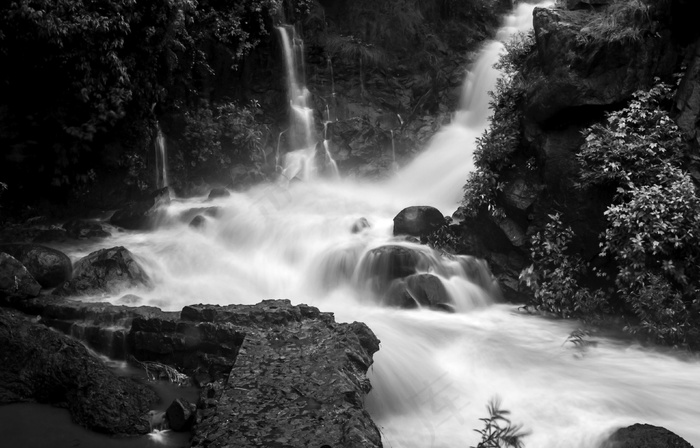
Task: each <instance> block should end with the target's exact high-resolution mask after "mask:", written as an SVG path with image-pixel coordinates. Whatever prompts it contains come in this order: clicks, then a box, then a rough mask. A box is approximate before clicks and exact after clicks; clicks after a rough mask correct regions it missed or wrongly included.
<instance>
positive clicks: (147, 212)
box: [109, 187, 170, 230]
mask: <svg viewBox="0 0 700 448" xmlns="http://www.w3.org/2000/svg"><path fill="white" fill-rule="evenodd" d="M167 205H170V190H169V189H168V187H165V188H161V189H160V190H157V191H155V192H153V193H152V194H151V195H150V196H148V197H146V198H144V199H142V200H140V201H136V202H131V203H130V204H128V205H127V206H126V207H124V208H122V209H120V210H117V211H116V212H115V213H114V215H112V218H111V219H110V221H109V222H110V223H112V224H113V225H115V226H119V227H123V228H125V229H129V230H149V229H151V228H153V227H154V226H155V224H156V223H157V221H158V216H159V212H160V211H161V209H162V208H163V207H165V206H167Z"/></svg>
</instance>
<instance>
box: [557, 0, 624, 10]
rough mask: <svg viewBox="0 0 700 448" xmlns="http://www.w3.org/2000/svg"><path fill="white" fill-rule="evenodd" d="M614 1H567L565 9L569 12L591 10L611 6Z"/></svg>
mask: <svg viewBox="0 0 700 448" xmlns="http://www.w3.org/2000/svg"><path fill="white" fill-rule="evenodd" d="M612 2H613V0H566V2H565V3H564V7H565V8H566V9H569V10H574V9H590V8H597V7H601V6H606V5H609V4H611V3H612Z"/></svg>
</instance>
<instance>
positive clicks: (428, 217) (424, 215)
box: [394, 205, 445, 237]
mask: <svg viewBox="0 0 700 448" xmlns="http://www.w3.org/2000/svg"><path fill="white" fill-rule="evenodd" d="M444 224H445V217H444V216H442V213H440V210H438V209H436V208H435V207H430V206H428V205H418V206H412V207H407V208H405V209H403V210H401V211H400V212H399V214H398V215H396V216H395V217H394V235H411V236H418V237H424V236H428V235H429V234H430V233H432V232H434V231H435V230H437V229H439V228H440V227H442V226H443V225H444Z"/></svg>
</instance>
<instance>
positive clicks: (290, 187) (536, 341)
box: [65, 4, 700, 448]
mask: <svg viewBox="0 0 700 448" xmlns="http://www.w3.org/2000/svg"><path fill="white" fill-rule="evenodd" d="M532 9H533V6H532V5H528V4H521V5H520V6H518V8H517V9H516V11H515V12H514V14H513V15H512V16H511V17H509V18H508V19H507V20H506V24H507V27H504V29H502V32H501V34H500V37H501V38H506V37H507V35H508V34H509V33H511V32H513V31H514V30H519V29H525V28H526V27H527V26H529V24H530V23H531V14H532ZM501 48H502V44H500V43H492V44H489V45H487V46H485V49H484V51H483V53H482V55H481V56H480V58H479V61H478V62H477V63H476V65H475V67H474V70H472V75H470V77H469V80H468V82H467V83H465V84H466V87H465V90H466V92H465V98H467V99H469V98H470V99H469V100H468V101H467V100H465V103H464V104H465V107H469V110H463V111H460V112H458V113H457V114H456V116H455V120H454V122H453V124H451V125H450V126H447V127H446V128H445V129H443V130H442V131H441V132H440V133H439V134H438V135H437V136H436V137H435V139H434V140H433V142H432V143H431V145H430V146H429V148H427V149H426V151H425V152H424V154H422V155H421V156H419V157H418V158H417V159H416V161H414V162H413V163H411V164H410V165H408V166H407V167H404V168H403V169H402V170H400V171H399V172H398V173H397V174H396V176H395V177H394V178H392V179H391V180H389V181H387V182H384V183H362V182H355V181H349V180H334V181H330V180H320V179H307V180H306V181H305V182H294V183H289V184H287V183H286V182H283V183H270V184H264V185H260V186H258V187H255V188H253V189H251V190H250V191H247V192H242V193H233V194H232V196H231V197H228V198H219V199H216V200H214V201H206V200H205V198H194V199H177V200H175V201H173V203H172V204H171V206H170V207H169V208H168V209H167V210H166V211H165V213H166V216H165V217H164V219H163V222H162V223H161V226H160V227H159V229H158V230H157V231H154V232H148V233H145V232H120V231H117V230H116V229H112V230H113V232H114V233H113V236H112V238H109V239H106V240H104V241H100V242H97V243H89V244H86V245H84V246H80V247H70V248H65V249H66V251H67V252H68V253H69V254H70V256H71V257H72V258H73V259H74V260H76V259H78V258H80V257H82V256H84V255H86V254H87V253H89V252H91V251H93V250H96V249H98V248H102V247H112V246H117V245H123V246H125V247H127V248H128V249H130V250H131V251H132V252H133V253H134V254H135V255H136V256H137V257H138V258H139V260H140V261H142V263H143V265H144V266H145V268H146V270H147V272H148V274H149V275H150V276H151V278H152V280H153V283H154V287H153V288H152V289H149V290H133V291H124V292H123V293H127V292H130V293H133V294H136V295H138V296H139V297H140V298H141V299H140V300H136V301H134V299H133V297H132V298H130V299H129V304H131V305H142V304H144V305H155V306H159V307H161V308H164V309H167V310H179V309H181V308H182V307H183V306H184V305H188V304H192V303H215V304H228V303H249V304H252V303H257V302H259V301H260V300H262V299H266V298H287V299H290V300H291V301H292V302H293V303H308V304H311V305H315V306H317V307H319V308H320V309H321V310H323V311H332V312H334V313H335V315H336V319H337V320H338V321H353V320H357V321H362V322H365V323H366V324H367V325H368V326H369V327H370V328H371V329H372V330H373V331H374V332H375V333H376V334H377V336H378V337H379V339H380V340H381V341H382V343H381V349H380V351H379V352H378V353H376V354H375V356H374V360H375V362H374V365H373V367H372V368H371V370H370V372H369V376H370V379H371V382H372V385H373V391H372V393H371V394H370V395H369V397H368V398H367V401H366V406H367V408H368V410H369V411H370V413H371V414H372V416H373V417H374V419H375V421H376V423H377V424H378V425H379V427H380V428H381V430H382V433H383V436H384V444H385V446H386V447H391V448H397V447H411V448H425V447H466V446H475V445H476V444H477V442H478V434H477V433H476V432H474V431H473V429H475V428H480V427H482V422H480V421H479V418H480V417H484V416H486V408H485V406H486V404H487V402H488V400H489V399H490V398H492V397H493V396H495V395H499V396H500V397H501V399H502V403H503V407H504V408H506V409H508V410H510V411H511V412H512V418H513V421H515V422H518V423H522V424H523V425H524V427H525V429H527V430H528V431H530V432H531V434H530V435H529V436H528V437H527V438H526V439H525V442H526V446H528V447H531V448H548V447H567V448H575V447H580V448H594V447H597V446H598V444H599V442H600V441H601V440H602V439H603V438H604V437H605V436H606V435H607V434H609V433H610V432H611V431H613V430H614V429H615V428H617V427H620V426H626V425H629V424H632V423H651V424H655V425H659V426H664V427H666V428H668V429H670V430H672V431H674V432H676V433H678V434H679V435H681V436H682V437H684V438H686V439H687V440H688V441H689V442H691V443H692V444H694V445H696V446H700V425H698V421H699V418H698V417H700V411H698V409H697V403H700V381H698V379H699V378H700V363H699V362H697V361H695V360H691V359H686V360H684V359H680V358H679V357H676V356H674V355H672V354H668V353H663V352H660V351H654V350H651V349H645V348H642V347H639V346H636V345H631V344H630V343H629V342H625V341H622V340H616V339H612V338H602V337H600V338H597V339H596V342H597V345H595V346H591V347H589V348H587V350H586V351H585V352H580V351H579V350H577V349H576V347H574V346H573V344H570V343H565V341H566V338H567V337H568V335H569V334H570V332H571V331H572V330H573V329H575V328H576V323H575V322H571V321H556V320H548V319H543V318H540V317H533V316H527V315H523V314H521V313H519V312H518V311H517V309H516V308H515V307H512V306H507V305H503V304H495V303H494V300H493V297H491V296H490V295H489V294H488V293H487V292H486V290H485V288H486V287H487V285H486V283H485V281H484V280H483V278H482V279H481V280H480V281H479V280H478V279H476V278H475V277H474V272H476V273H477V274H478V275H476V276H477V277H478V276H479V275H481V276H482V277H483V275H484V273H483V271H482V270H481V267H480V265H479V263H478V262H477V261H475V260H473V259H466V258H463V259H447V258H442V257H440V255H439V254H437V253H434V252H432V251H431V250H430V249H428V248H426V247H422V246H418V245H416V244H413V243H409V242H406V241H404V240H402V239H395V238H393V237H392V236H391V234H392V226H393V223H392V219H393V217H394V216H395V215H396V214H397V213H398V212H399V211H400V210H401V209H402V208H404V207H406V206H410V205H433V206H437V207H438V208H440V210H441V211H442V212H443V213H445V214H449V213H451V212H452V211H453V210H454V208H455V205H456V204H457V202H458V200H459V198H460V196H461V188H462V185H463V184H464V182H465V179H466V177H467V173H468V172H469V171H470V170H471V169H472V162H471V153H472V151H473V148H474V139H475V138H476V137H477V136H478V135H480V134H481V132H482V131H483V129H484V127H485V126H486V124H487V120H486V118H487V116H488V110H487V109H486V105H487V100H486V98H487V97H486V96H485V95H486V93H485V89H488V88H491V87H490V86H492V85H493V81H494V80H495V77H496V73H495V72H494V71H493V70H492V68H491V65H492V63H493V61H494V60H495V57H496V55H497V54H498V52H499V51H500V50H501ZM484 83H485V84H486V87H483V84H484ZM207 207H218V208H219V209H218V214H216V217H215V218H214V217H207V218H206V219H207V221H206V223H205V224H204V226H202V227H201V228H199V229H193V228H190V227H189V226H188V223H189V221H190V220H191V219H192V217H193V216H195V215H196V214H198V213H202V209H203V208H207ZM360 218H366V220H367V221H368V222H369V223H370V225H371V227H369V228H365V229H363V230H361V231H359V232H357V233H353V232H352V231H351V228H352V227H353V224H355V223H356V222H357V221H358V220H359V219H360ZM387 243H389V244H398V245H402V246H404V247H408V248H412V249H414V250H415V251H418V252H419V253H420V254H421V257H422V258H421V259H422V260H423V263H422V265H421V266H422V267H421V269H422V270H424V271H427V272H432V273H434V274H436V275H438V277H439V278H441V279H442V281H443V283H444V285H445V286H446V288H447V290H448V291H449V293H450V295H451V297H452V300H453V301H454V305H455V309H456V311H457V312H456V313H454V314H448V313H444V312H437V311H430V310H426V309H415V310H398V309H393V308H388V307H384V306H382V305H381V302H382V297H381V294H376V291H374V292H373V291H372V290H371V288H368V287H367V285H368V278H369V277H370V276H371V275H373V274H372V273H373V272H376V270H381V268H382V266H380V265H379V264H376V263H374V261H373V259H372V257H371V256H370V254H371V252H370V251H371V250H372V249H373V248H376V247H379V246H382V245H385V244H387ZM375 261H376V260H375ZM470 272H471V277H470ZM470 279H471V280H470ZM120 297H121V294H119V295H115V296H113V297H108V298H107V299H108V300H110V301H112V302H114V303H122V302H123V300H122V299H121V298H120ZM93 299H94V298H93Z"/></svg>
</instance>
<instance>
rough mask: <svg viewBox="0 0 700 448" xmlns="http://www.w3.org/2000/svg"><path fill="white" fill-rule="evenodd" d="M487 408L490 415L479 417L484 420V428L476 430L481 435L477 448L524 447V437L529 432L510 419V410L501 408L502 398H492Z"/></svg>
mask: <svg viewBox="0 0 700 448" xmlns="http://www.w3.org/2000/svg"><path fill="white" fill-rule="evenodd" d="M486 409H487V410H488V413H489V416H488V417H485V418H480V419H479V420H481V421H482V422H484V428H483V429H475V430H474V431H476V432H478V433H479V434H480V435H481V441H480V442H479V443H478V444H477V445H476V448H523V447H524V446H525V445H524V443H523V438H524V437H525V436H527V434H528V433H527V432H525V431H523V427H522V425H518V424H516V425H514V424H513V423H512V422H511V421H510V418H509V415H510V411H508V410H505V409H501V400H500V398H498V397H494V398H492V399H491V400H490V401H489V403H488V404H487V406H486ZM472 448H474V447H472Z"/></svg>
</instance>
